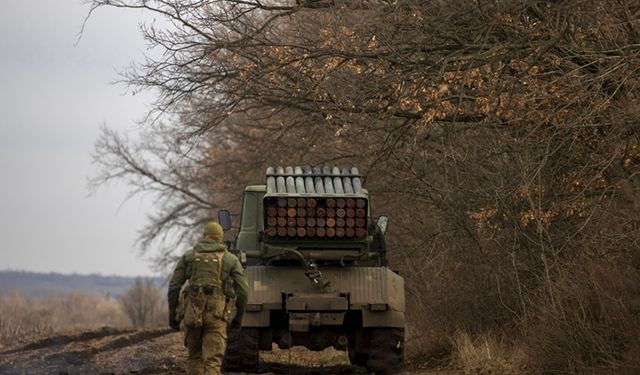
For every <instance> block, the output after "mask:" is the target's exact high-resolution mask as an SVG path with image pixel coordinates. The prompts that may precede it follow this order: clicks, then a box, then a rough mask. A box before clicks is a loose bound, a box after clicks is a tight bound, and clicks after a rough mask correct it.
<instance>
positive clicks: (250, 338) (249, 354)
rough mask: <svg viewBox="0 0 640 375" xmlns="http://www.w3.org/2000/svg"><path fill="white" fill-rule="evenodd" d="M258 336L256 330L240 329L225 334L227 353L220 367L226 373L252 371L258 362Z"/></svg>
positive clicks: (256, 367)
mask: <svg viewBox="0 0 640 375" xmlns="http://www.w3.org/2000/svg"><path fill="white" fill-rule="evenodd" d="M259 344H260V335H259V332H258V329H257V328H242V329H240V330H235V331H229V332H228V334H227V351H226V353H225V355H224V361H223V363H222V367H223V368H224V369H225V370H226V371H230V370H231V371H244V372H248V371H253V370H257V369H258V364H259V361H260V350H259Z"/></svg>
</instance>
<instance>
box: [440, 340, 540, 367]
mask: <svg viewBox="0 0 640 375" xmlns="http://www.w3.org/2000/svg"><path fill="white" fill-rule="evenodd" d="M452 341H453V346H454V348H455V355H454V365H455V366H456V367H458V368H460V369H461V371H463V372H464V373H465V374H470V375H471V374H478V375H488V374H504V375H516V374H524V373H526V371H525V369H526V359H527V357H526V354H525V353H524V351H523V350H522V349H521V348H519V347H518V346H513V345H509V344H508V343H507V342H506V341H504V340H500V339H497V338H495V337H493V336H491V335H488V334H485V335H480V336H478V337H475V338H472V337H471V336H470V335H469V334H467V333H464V332H457V333H456V334H455V335H454V337H453V338H452Z"/></svg>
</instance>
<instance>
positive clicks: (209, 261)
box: [183, 251, 227, 328]
mask: <svg viewBox="0 0 640 375" xmlns="http://www.w3.org/2000/svg"><path fill="white" fill-rule="evenodd" d="M224 254H225V251H215V252H203V251H196V252H194V254H193V263H192V265H191V277H190V278H189V286H188V288H187V290H186V291H187V293H186V295H185V297H186V298H185V301H184V302H185V306H184V317H183V324H184V325H185V326H186V327H188V328H200V327H202V325H203V322H204V319H205V315H206V316H208V317H211V318H219V319H225V320H226V319H227V317H226V315H227V314H226V313H225V312H226V310H227V308H226V306H225V305H226V303H225V302H226V301H225V296H224V291H223V288H222V285H223V283H222V280H221V279H220V278H221V275H222V258H223V257H224Z"/></svg>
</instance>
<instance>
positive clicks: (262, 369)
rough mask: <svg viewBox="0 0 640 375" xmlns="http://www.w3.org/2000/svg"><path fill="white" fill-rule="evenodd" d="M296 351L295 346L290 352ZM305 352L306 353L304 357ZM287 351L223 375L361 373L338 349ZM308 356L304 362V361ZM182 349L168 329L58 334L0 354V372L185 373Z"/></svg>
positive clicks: (71, 374)
mask: <svg viewBox="0 0 640 375" xmlns="http://www.w3.org/2000/svg"><path fill="white" fill-rule="evenodd" d="M294 349H295V348H294ZM305 353H306V354H305ZM293 354H294V357H293V360H292V361H291V362H289V361H288V358H287V357H288V355H291V353H289V352H288V351H286V350H279V349H277V350H276V351H275V352H273V353H268V352H264V353H263V354H261V359H262V361H261V363H260V366H259V368H258V370H257V371H256V372H253V373H240V372H227V373H225V374H227V375H257V374H261V375H287V374H295V375H347V374H354V375H364V374H367V371H366V370H365V369H363V368H361V367H357V366H352V365H350V364H349V363H348V360H347V359H346V355H344V353H340V352H337V351H330V352H328V353H323V352H319V353H312V352H307V351H305V350H302V349H301V350H298V351H296V350H294V351H293ZM304 356H306V357H307V359H310V360H306V359H303V358H302V357H304ZM185 362H186V349H185V348H184V346H183V338H182V334H181V333H178V332H175V331H172V330H171V329H168V328H167V329H165V328H161V329H150V330H137V331H136V330H118V329H113V328H105V329H100V330H95V331H88V332H83V333H79V334H69V335H57V336H53V337H48V338H45V339H42V340H38V341H35V342H33V343H30V344H27V345H24V346H21V347H18V348H13V349H9V350H6V351H4V352H1V353H0V374H6V375H18V374H20V375H21V374H29V375H32V374H33V375H44V374H60V375H62V374H66V375H76V374H78V375H80V374H93V375H117V374H140V375H173V374H176V375H178V374H180V375H184V374H185V373H186V372H185Z"/></svg>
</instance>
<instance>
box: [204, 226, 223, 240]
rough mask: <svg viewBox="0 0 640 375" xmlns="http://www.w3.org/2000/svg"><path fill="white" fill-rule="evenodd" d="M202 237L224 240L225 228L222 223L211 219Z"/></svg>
mask: <svg viewBox="0 0 640 375" xmlns="http://www.w3.org/2000/svg"><path fill="white" fill-rule="evenodd" d="M202 237H203V238H204V239H207V240H215V241H222V238H223V237H224V230H223V229H222V227H221V226H220V224H218V223H216V222H215V221H210V222H208V223H207V225H205V226H204V233H203V234H202Z"/></svg>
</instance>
